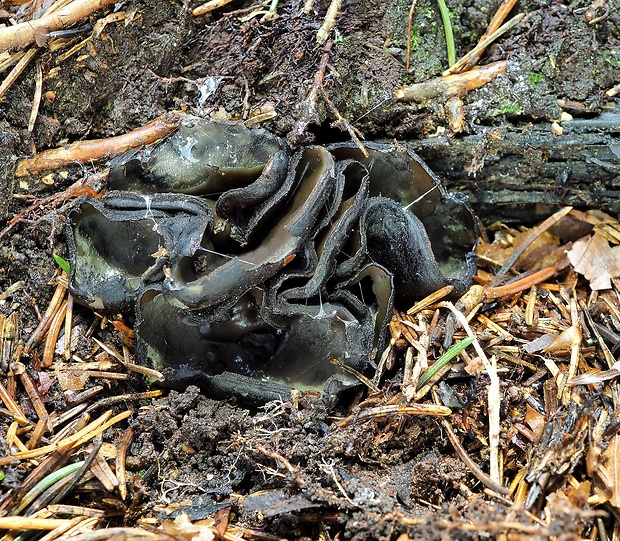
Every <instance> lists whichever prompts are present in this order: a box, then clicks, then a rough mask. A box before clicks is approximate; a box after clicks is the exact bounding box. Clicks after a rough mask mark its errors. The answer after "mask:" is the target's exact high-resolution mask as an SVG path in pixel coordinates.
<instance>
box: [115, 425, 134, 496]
mask: <svg viewBox="0 0 620 541" xmlns="http://www.w3.org/2000/svg"><path fill="white" fill-rule="evenodd" d="M132 441H133V429H131V428H130V429H128V430H127V432H125V435H124V436H123V441H122V442H121V447H120V449H119V450H118V453H117V454H116V476H117V477H118V491H119V493H120V495H121V499H123V500H124V499H125V498H127V469H126V467H125V460H126V457H127V449H129V446H130V445H131V442H132Z"/></svg>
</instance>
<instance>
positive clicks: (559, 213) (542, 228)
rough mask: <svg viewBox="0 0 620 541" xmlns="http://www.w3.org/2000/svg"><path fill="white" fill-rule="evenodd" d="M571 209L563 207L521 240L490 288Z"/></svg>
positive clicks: (492, 281)
mask: <svg viewBox="0 0 620 541" xmlns="http://www.w3.org/2000/svg"><path fill="white" fill-rule="evenodd" d="M571 210H573V207H564V208H563V209H560V210H558V211H557V212H556V213H555V214H553V216H550V217H549V218H547V219H546V220H545V221H544V222H543V223H541V224H540V225H538V226H537V227H535V228H534V229H533V230H532V231H531V233H530V234H529V235H528V236H527V237H526V238H525V239H523V241H522V242H521V244H519V246H517V247H516V248H515V249H514V250H513V252H512V254H511V256H510V257H509V258H508V261H506V263H504V265H503V266H502V268H501V269H500V270H499V271H498V272H497V274H496V275H495V276H494V278H493V279H492V280H491V281H490V282H489V286H488V287H490V288H492V287H495V286H496V285H498V284H499V283H500V281H501V279H502V278H503V277H504V276H506V274H508V271H509V270H510V269H511V268H512V266H513V265H514V264H515V263H516V262H517V260H518V259H519V258H520V257H521V256H522V255H523V252H525V250H527V249H528V247H529V246H530V245H531V244H532V243H533V242H534V241H535V240H536V239H537V238H538V237H540V236H541V235H542V234H543V233H544V232H545V231H547V229H549V228H550V227H551V226H553V225H555V224H557V223H558V222H559V221H560V220H561V219H562V218H564V216H566V215H567V214H568V213H569V212H570V211H571Z"/></svg>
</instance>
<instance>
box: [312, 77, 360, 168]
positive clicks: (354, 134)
mask: <svg viewBox="0 0 620 541" xmlns="http://www.w3.org/2000/svg"><path fill="white" fill-rule="evenodd" d="M321 94H322V95H323V99H324V100H325V103H327V107H328V108H329V110H330V111H331V112H332V114H333V115H334V116H335V117H336V122H335V123H334V124H335V127H343V128H344V129H345V130H347V132H349V135H350V136H351V139H353V142H354V143H355V144H356V145H357V147H358V148H359V149H360V150H361V151H362V154H363V155H364V157H365V158H368V156H369V154H368V151H367V150H366V148H365V147H364V145H363V144H362V141H361V140H360V138H361V139H363V138H364V136H363V135H362V132H360V131H359V130H358V129H357V128H354V127H353V126H351V124H350V123H349V122H348V120H347V119H346V118H344V117H343V116H342V115H341V114H340V113H339V112H338V109H336V106H335V105H334V104H333V103H332V102H331V100H330V99H329V96H328V95H327V92H325V88H323V86H322V85H321Z"/></svg>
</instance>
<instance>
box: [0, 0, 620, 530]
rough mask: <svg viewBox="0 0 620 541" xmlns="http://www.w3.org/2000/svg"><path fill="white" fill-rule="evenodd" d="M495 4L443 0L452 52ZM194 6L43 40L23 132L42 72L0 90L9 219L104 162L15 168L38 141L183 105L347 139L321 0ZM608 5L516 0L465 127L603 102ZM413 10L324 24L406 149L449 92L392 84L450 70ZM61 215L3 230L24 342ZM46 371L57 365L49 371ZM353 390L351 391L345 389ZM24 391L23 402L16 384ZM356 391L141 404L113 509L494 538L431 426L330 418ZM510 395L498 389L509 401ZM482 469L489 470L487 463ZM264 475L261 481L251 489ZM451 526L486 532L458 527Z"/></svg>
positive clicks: (466, 477) (13, 476)
mask: <svg viewBox="0 0 620 541" xmlns="http://www.w3.org/2000/svg"><path fill="white" fill-rule="evenodd" d="M499 3H500V2H499V0H494V1H490V0H484V1H480V0H471V1H469V0H452V1H448V6H449V8H450V11H451V14H452V21H453V24H454V33H455V37H456V47H457V57H459V56H461V55H462V54H464V53H465V52H467V51H468V50H469V49H470V48H471V47H472V46H473V45H474V44H475V43H476V41H477V39H478V38H479V36H480V35H481V34H482V33H483V32H484V28H485V27H486V24H487V22H488V20H489V19H490V17H491V16H492V14H493V13H494V12H495V10H496V9H497V6H498V5H499ZM196 4H197V3H196V2H193V3H191V4H182V3H180V2H170V1H168V0H140V1H138V2H136V3H135V4H133V5H126V6H124V7H125V9H127V10H129V9H131V8H135V9H136V11H135V14H134V19H133V21H131V22H130V23H128V24H127V25H125V24H124V23H112V24H109V25H107V26H106V28H105V29H104V32H102V33H101V34H100V35H99V36H98V37H94V38H93V39H92V42H91V43H92V46H91V47H90V48H84V49H82V50H80V51H79V52H77V53H76V54H74V55H72V56H71V57H69V58H67V59H65V60H60V58H59V54H60V53H56V52H51V51H50V50H48V49H46V48H44V49H42V50H41V52H40V53H39V54H38V57H37V58H38V61H39V62H40V63H41V66H42V70H43V74H44V81H43V92H44V98H43V100H42V102H41V107H40V111H39V116H38V120H37V122H36V125H35V128H34V131H33V133H32V134H29V133H28V131H27V125H28V118H29V115H30V111H31V105H32V96H33V95H34V87H35V83H34V78H35V69H33V68H32V67H31V68H29V69H27V70H26V71H25V73H24V74H23V75H22V76H21V77H20V78H19V79H18V80H17V82H16V83H15V84H14V85H13V87H12V88H11V89H10V90H9V91H8V93H7V94H6V96H5V100H4V102H3V103H0V219H2V222H3V223H2V225H4V223H5V222H6V220H8V219H10V218H12V217H13V216H15V215H16V214H17V213H19V212H20V211H22V210H23V209H24V208H26V207H27V206H29V205H31V204H32V203H33V202H36V201H37V199H38V198H43V197H46V196H49V195H50V194H54V193H58V192H61V191H62V190H64V189H65V188H66V187H67V186H69V185H71V184H72V183H73V182H75V181H76V180H78V179H80V178H82V177H84V176H85V175H87V174H89V173H92V172H94V171H99V170H101V169H102V168H103V164H88V165H85V166H72V167H69V168H66V170H64V171H62V172H61V171H56V172H53V173H52V174H51V176H48V177H45V176H44V175H39V176H33V177H23V178H16V177H14V175H13V171H14V167H15V164H16V162H17V160H18V159H20V158H22V157H26V156H31V155H32V152H33V150H34V149H36V150H37V151H41V150H44V149H46V148H53V147H57V146H59V145H64V144H67V143H70V142H73V141H77V140H82V139H93V138H99V137H109V136H112V135H116V134H121V133H124V132H127V131H130V130H132V129H134V128H136V127H138V126H140V125H143V124H145V123H146V122H148V121H150V120H152V119H153V118H156V117H157V116H159V115H161V114H163V113H165V112H167V111H170V110H174V109H185V110H187V111H189V112H191V113H193V114H198V115H202V116H216V117H218V118H231V119H243V120H247V119H249V118H251V117H252V115H253V114H254V113H255V111H256V110H257V109H258V108H259V107H260V106H266V105H267V106H271V107H272V108H273V109H274V110H275V111H276V112H277V116H276V117H275V118H273V119H271V120H268V121H266V122H264V123H262V124H261V127H265V128H267V129H269V130H271V131H273V132H274V133H276V134H278V135H280V136H282V137H284V138H286V139H287V140H288V141H289V143H291V144H293V145H298V144H301V143H306V142H309V141H318V142H321V143H326V142H330V141H334V140H348V134H347V133H345V132H342V131H340V130H338V129H337V128H335V127H332V126H331V124H332V123H333V122H334V120H335V119H334V117H333V115H332V113H331V112H330V111H329V110H328V109H327V108H326V106H325V103H324V102H323V100H322V98H321V97H320V96H319V97H318V98H317V99H316V102H313V101H312V100H311V99H310V98H309V95H310V92H311V88H312V85H313V81H314V77H315V74H316V72H317V70H318V67H319V63H320V60H321V57H322V56H323V54H324V53H325V51H324V48H323V47H320V46H318V45H317V44H316V39H315V36H316V32H317V30H318V28H319V26H320V24H321V22H322V20H323V17H324V14H325V11H326V9H327V2H325V1H317V2H315V5H314V10H313V11H311V12H310V13H309V14H307V15H306V14H302V13H301V9H302V3H301V2H298V1H293V2H291V1H288V0H282V1H281V2H280V5H279V6H278V11H277V16H276V17H275V18H272V19H271V20H265V21H261V19H260V17H258V18H254V19H252V20H250V21H246V22H241V21H240V20H239V16H242V15H245V14H247V13H248V11H249V8H250V4H249V3H247V2H241V1H239V0H236V1H235V2H233V3H232V4H230V5H229V6H228V7H227V8H224V9H221V10H218V11H216V12H214V13H213V14H209V15H206V16H202V17H198V18H195V17H193V15H192V14H191V9H192V8H193V7H195V5H196ZM607 4H608V5H609V7H610V8H611V9H610V12H609V14H608V15H607V17H606V18H604V19H603V20H601V21H600V22H598V23H596V24H594V25H590V24H589V23H588V21H587V20H586V10H587V8H588V7H589V6H590V2H588V1H581V0H577V1H575V2H568V1H564V2H548V1H546V0H545V1H543V0H524V1H521V2H518V4H517V7H516V8H515V9H514V10H513V13H512V15H514V14H516V13H519V12H523V13H525V14H526V17H525V19H524V21H523V23H522V25H521V26H517V27H516V28H515V29H513V30H512V31H511V32H509V33H508V34H507V35H505V36H504V37H502V38H501V39H500V40H499V41H498V42H496V43H495V44H494V45H493V46H491V47H490V49H489V50H488V51H487V52H486V53H485V55H484V56H483V59H482V61H481V62H482V63H484V64H486V63H489V62H492V61H496V60H500V59H508V60H509V67H508V70H507V71H506V73H505V74H503V75H500V76H499V77H498V78H497V79H495V80H494V81H493V82H491V83H490V84H488V85H486V86H485V87H483V88H481V89H479V90H475V91H472V92H470V93H468V94H467V95H466V96H465V97H464V104H465V119H466V123H467V128H466V133H469V134H476V133H480V132H482V131H483V130H485V129H492V128H496V127H506V126H509V127H511V128H514V129H521V128H523V127H525V126H528V124H529V123H533V124H534V125H537V124H542V125H545V124H549V123H550V122H551V121H552V120H558V119H559V118H560V115H561V112H562V108H561V107H560V104H559V103H561V104H563V108H564V110H565V111H568V112H570V113H571V114H573V116H575V117H584V118H589V117H591V116H593V115H596V114H598V113H600V112H601V111H602V110H603V109H604V108H605V107H607V105H608V104H609V102H610V101H611V100H610V99H609V98H607V97H606V96H605V91H606V90H608V89H609V88H611V87H612V86H614V85H615V84H617V83H618V82H619V81H620V52H619V51H620V9H618V8H619V7H620V6H619V5H618V1H617V0H608V2H607ZM409 6H410V4H409V2H405V1H402V0H398V1H397V2H381V1H378V0H366V1H361V2H354V1H345V2H344V4H343V7H342V11H341V14H340V16H339V18H338V22H337V33H336V34H335V35H334V34H332V38H334V37H335V41H334V44H333V45H332V52H331V54H330V56H329V62H328V65H327V70H326V74H325V78H324V88H325V91H326V93H327V95H328V96H329V98H330V99H331V100H332V102H333V104H334V105H335V107H336V108H337V109H338V111H339V112H340V114H341V115H342V116H344V117H345V118H346V119H348V120H349V121H350V122H351V123H352V124H353V126H355V128H357V129H359V130H361V132H362V133H363V134H364V135H365V136H366V137H367V138H368V139H381V138H385V139H387V140H392V139H394V138H396V139H398V141H399V142H400V143H405V144H406V143H407V141H408V140H418V141H420V140H424V139H427V138H428V137H430V136H432V135H435V134H437V133H438V130H439V133H444V132H443V130H445V129H446V127H447V125H448V119H447V116H446V110H445V107H444V104H443V103H439V102H433V103H425V104H402V103H397V102H396V101H394V99H393V98H392V92H393V90H394V89H395V88H397V87H399V86H401V85H403V84H408V83H413V82H419V81H422V80H425V79H427V78H429V77H434V76H437V75H438V74H439V72H440V71H441V70H442V69H445V67H446V52H445V50H446V49H445V41H444V35H443V27H442V25H441V18H440V16H439V12H438V8H437V5H436V2H435V1H434V0H420V1H419V2H418V5H417V8H416V14H415V17H414V31H413V32H412V36H411V41H412V57H411V69H410V71H409V73H407V72H406V70H405V67H404V60H405V54H406V45H407V39H406V38H407V13H408V11H409ZM603 12H604V9H601V10H599V11H597V12H596V14H595V15H596V16H599V15H603ZM100 15H101V14H100ZM94 20H95V19H94V18H93V22H94ZM88 35H89V33H88V32H85V33H84V34H83V35H82V36H81V38H86V37H87V36H88ZM3 76H4V75H3ZM558 100H562V101H561V102H558ZM450 137H451V136H450ZM456 137H459V136H456ZM593 174H595V173H593ZM43 180H45V182H43ZM448 187H449V188H453V189H454V188H456V187H457V185H450V184H449V185H448ZM64 214H65V207H64V206H63V205H62V204H60V205H57V206H56V207H51V206H49V205H47V206H43V207H42V208H35V209H34V210H33V211H32V212H29V213H27V214H26V215H25V216H24V220H23V221H22V222H21V223H20V224H19V225H18V226H17V227H15V228H14V229H13V230H12V231H11V232H10V233H9V234H7V235H5V236H3V237H2V238H1V239H0V242H1V246H0V291H4V290H6V289H7V288H8V287H9V286H11V285H13V284H15V283H16V282H18V281H20V280H23V282H24V284H23V286H22V287H19V288H17V290H16V292H15V293H14V294H12V295H9V296H8V297H7V298H6V299H4V300H2V301H1V304H0V310H2V313H4V314H9V313H10V312H12V311H17V312H18V314H19V316H20V322H21V336H22V337H27V336H28V335H29V334H30V333H31V332H32V330H33V329H34V328H35V327H36V324H37V313H41V312H43V311H44V309H45V307H46V306H47V303H48V302H49V299H50V298H51V295H52V291H53V288H52V287H50V286H49V285H48V282H49V280H50V279H51V278H52V276H53V275H54V274H55V273H56V269H57V267H56V264H55V263H54V261H53V259H52V253H58V254H60V255H66V251H65V246H64V236H63V231H64V230H63V227H64V224H63V221H64ZM93 321H94V316H93V313H92V311H90V310H88V309H85V308H79V309H77V311H76V324H82V325H84V327H85V328H88V327H89V326H90V325H91V324H92V323H93ZM97 321H98V320H97ZM110 329H111V328H110V327H105V328H103V329H102V328H101V327H100V326H99V325H97V326H96V329H95V333H96V334H95V336H97V337H98V338H99V339H101V340H102V341H104V342H106V343H110V344H112V345H116V346H117V347H118V348H119V350H120V349H121V344H120V341H119V338H118V334H116V333H114V332H113V331H111V330H110ZM88 348H89V346H88V342H86V341H84V343H82V344H80V345H79V346H78V349H77V353H78V354H88ZM28 370H29V371H30V373H31V375H32V376H33V378H34V379H35V381H38V382H39V383H40V384H41V383H42V382H43V381H44V379H45V378H44V376H42V375H41V374H44V373H45V371H43V370H41V369H40V367H39V365H38V362H37V356H36V355H35V356H33V358H32V359H31V362H30V364H29V365H28ZM517 372H518V371H517ZM519 374H521V372H518V373H517V375H516V376H515V377H516V378H517V379H518V378H519V377H520V376H519ZM49 375H50V376H51V377H52V378H53V372H49ZM399 381H402V359H398V362H397V363H396V367H395V368H394V370H393V371H392V372H391V373H390V374H389V379H388V380H387V381H385V382H384V383H383V388H384V389H385V390H386V392H387V393H388V394H390V393H393V392H395V391H396V390H397V389H398V382H399ZM51 383H52V385H51V387H50V388H49V389H47V390H46V397H47V407H48V409H49V410H50V411H53V410H58V411H62V410H64V409H66V408H67V405H66V400H65V398H66V397H65V396H64V395H63V392H62V390H61V389H60V387H59V385H58V383H57V382H56V381H53V380H52V382H51ZM145 387H146V384H145V382H144V381H143V380H142V379H141V378H139V377H137V376H133V377H132V378H131V379H130V380H128V381H126V382H122V381H121V382H112V383H109V384H107V388H106V391H105V393H104V394H105V395H114V394H123V393H127V392H133V391H139V390H143V389H144V388H145ZM482 387H483V382H481V381H478V380H476V379H472V378H466V379H463V380H458V381H456V382H455V389H456V390H457V392H458V393H459V396H461V397H462V398H464V400H465V408H466V411H467V413H468V417H469V418H470V419H478V421H479V426H471V425H470V426H462V427H460V431H459V433H460V436H461V438H462V439H463V441H464V445H465V447H466V448H467V450H468V452H470V453H471V454H472V455H476V454H477V453H478V454H479V453H480V450H481V449H482V450H484V445H483V443H482V442H481V441H480V438H479V436H480V434H481V433H483V432H484V422H485V416H484V415H485V412H484V411H481V410H482V409H483V408H482V407H481V406H480V405H479V404H478V402H477V400H478V396H479V395H480V394H481V393H482V391H481V389H482ZM350 400H351V403H354V402H355V400H356V397H353V396H352V397H350ZM514 400H516V398H515V399H514ZM20 404H21V405H22V407H23V409H24V411H25V412H26V413H27V414H32V411H31V406H30V405H29V402H28V400H27V399H23V400H22V401H21V402H20ZM349 405H350V404H349V403H345V404H343V405H341V406H340V409H337V410H335V411H327V410H326V409H325V406H324V405H323V404H322V402H321V401H320V400H318V399H315V398H312V397H307V398H303V399H302V400H301V401H300V403H299V404H290V403H271V404H270V405H268V406H267V407H265V408H263V409H256V410H248V409H244V408H241V407H239V406H237V405H235V404H234V401H232V402H218V401H214V400H211V399H209V398H208V397H205V396H202V395H201V394H200V393H199V392H198V390H197V389H196V388H189V389H188V390H187V391H185V392H184V393H177V392H171V393H170V394H169V395H168V396H167V397H165V398H162V399H160V400H157V401H154V402H152V403H151V402H149V403H143V404H142V408H141V409H137V410H136V415H135V416H134V418H133V421H132V426H133V428H134V430H135V433H136V437H135V440H134V444H133V445H132V447H131V451H130V457H129V459H128V463H129V467H130V468H131V469H132V470H133V471H134V473H135V476H134V479H133V482H132V483H133V489H132V490H133V492H132V494H133V504H132V505H128V507H127V508H125V509H124V510H123V511H122V512H121V515H122V516H121V518H118V519H115V520H116V521H117V522H118V523H123V524H127V525H131V524H135V523H136V521H137V519H138V518H140V517H142V516H164V515H165V514H170V513H173V512H175V511H177V512H179V511H180V510H185V511H186V512H188V514H189V515H190V517H192V518H194V519H198V518H203V517H204V516H212V515H213V513H214V512H216V511H217V510H218V509H220V508H224V507H230V508H231V509H232V510H233V513H234V522H235V523H238V524H242V525H245V526H248V527H251V528H254V529H260V530H262V531H264V532H267V533H270V534H273V535H276V536H280V537H286V538H296V537H312V538H317V537H319V536H321V535H323V536H325V537H326V538H328V539H333V538H336V536H340V538H344V539H356V540H365V539H396V538H397V537H398V535H399V534H401V533H405V532H406V533H408V534H409V536H410V537H411V538H412V539H446V538H453V539H479V538H488V536H489V535H491V536H493V535H496V534H499V533H500V531H499V530H497V529H493V528H494V527H491V526H488V527H485V525H492V524H494V523H496V522H497V521H500V520H506V517H507V516H508V505H507V504H506V503H504V502H502V500H500V499H495V498H492V497H488V496H485V495H484V493H483V489H482V487H481V486H480V485H479V484H477V482H476V481H475V480H474V479H473V477H472V475H471V474H470V472H469V470H468V469H467V467H466V466H465V465H464V464H463V463H461V462H460V460H459V459H457V458H456V457H455V455H454V451H453V449H452V447H451V446H450V444H449V442H448V440H447V439H446V438H445V436H444V434H443V433H442V429H441V425H440V424H439V423H438V422H436V421H434V420H432V419H429V418H424V417H420V418H408V419H404V418H401V417H398V418H389V419H387V420H381V421H369V422H364V423H354V424H352V425H350V426H348V427H345V428H338V427H337V425H336V419H337V418H339V417H342V416H343V415H345V414H346V413H347V407H348V406H349ZM510 405H511V404H510V401H506V402H505V403H504V408H506V411H508V410H509V408H510ZM504 415H505V414H504V413H503V414H502V416H504ZM2 423H3V424H4V423H5V421H2ZM6 426H8V425H6ZM6 426H3V430H5V429H6ZM283 459H284V460H283ZM480 465H481V467H482V468H483V469H485V464H484V462H482V463H481V464H480ZM19 478H20V473H19V471H17V470H12V469H8V470H7V481H9V480H10V481H11V482H13V483H17V482H19ZM261 490H265V491H271V492H267V493H263V494H260V493H259V494H258V495H257V493H258V492H259V491H261ZM470 490H473V491H474V492H475V494H472V492H470ZM249 495H252V496H251V497H249V498H246V497H247V496H249ZM91 496H93V495H92V494H91ZM103 496H105V495H103ZM84 497H85V496H83V495H82V496H79V497H78V498H77V499H78V501H80V498H84ZM511 513H512V514H511V515H510V520H513V521H518V520H519V517H520V514H519V512H517V511H511ZM550 520H551V524H550V525H549V528H548V529H549V531H550V532H551V533H552V534H560V533H561V535H562V538H563V539H569V538H571V536H572V534H573V533H575V532H577V531H580V530H579V524H578V521H575V520H573V519H572V517H567V516H562V515H559V516H557V515H556V516H554V517H553V518H552V519H550ZM457 524H459V525H463V524H474V525H480V528H478V529H476V528H469V529H467V530H466V529H463V528H460V527H456V525H457ZM575 535H576V533H575ZM530 538H532V539H534V538H535V537H530Z"/></svg>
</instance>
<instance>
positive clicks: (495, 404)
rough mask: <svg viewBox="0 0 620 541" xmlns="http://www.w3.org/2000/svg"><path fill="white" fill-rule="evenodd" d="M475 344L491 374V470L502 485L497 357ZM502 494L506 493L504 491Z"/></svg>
mask: <svg viewBox="0 0 620 541" xmlns="http://www.w3.org/2000/svg"><path fill="white" fill-rule="evenodd" d="M445 305H446V306H447V307H448V308H449V309H450V311H451V312H452V313H453V314H454V315H455V317H456V319H457V320H458V321H459V323H460V324H461V325H462V327H463V329H464V330H465V332H467V334H468V336H470V337H474V338H475V336H476V335H475V334H474V332H473V331H472V329H471V327H470V326H469V323H468V322H467V319H465V316H464V315H463V314H462V313H461V312H460V311H459V310H457V309H456V307H455V306H454V305H453V304H452V303H451V302H450V301H448V302H446V303H445ZM473 346H474V348H475V350H476V353H477V354H478V356H479V357H480V359H481V360H482V363H483V364H484V367H485V369H486V371H487V373H488V375H489V380H490V384H489V391H488V410H489V470H490V472H489V473H490V476H491V479H492V480H493V481H494V482H495V483H496V484H497V485H498V486H501V479H500V476H499V434H500V404H501V394H500V383H499V376H498V375H497V368H496V366H495V362H494V360H495V358H494V357H492V359H491V361H489V359H487V356H486V354H485V353H484V350H483V349H482V347H481V346H480V342H479V341H478V340H474V342H473ZM501 494H504V493H503V492H502V493H501Z"/></svg>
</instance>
